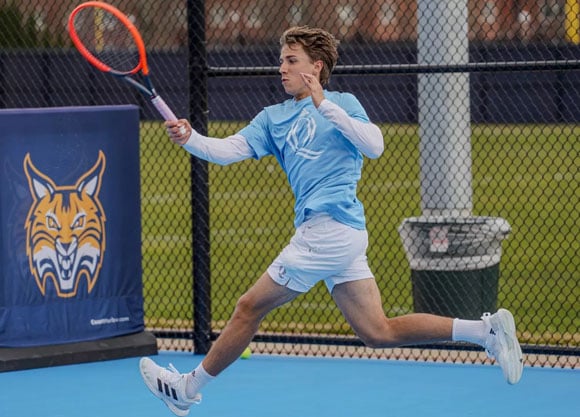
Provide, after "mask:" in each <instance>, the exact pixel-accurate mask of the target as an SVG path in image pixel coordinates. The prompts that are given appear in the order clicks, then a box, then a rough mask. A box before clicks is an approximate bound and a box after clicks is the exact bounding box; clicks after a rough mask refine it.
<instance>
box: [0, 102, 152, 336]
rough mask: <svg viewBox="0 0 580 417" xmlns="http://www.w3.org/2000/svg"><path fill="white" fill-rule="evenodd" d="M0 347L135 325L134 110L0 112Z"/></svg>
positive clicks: (138, 311) (138, 292)
mask: <svg viewBox="0 0 580 417" xmlns="http://www.w3.org/2000/svg"><path fill="white" fill-rule="evenodd" d="M0 128H1V129H0V347H24V346H39V345H52V344H61V343H70V342H79V341H87V340H96V339H102V338H107V337H113V336H119V335H125V334H129V333H135V332H139V331H142V330H143V329H144V324H143V291H142V281H141V216H140V213H141V209H140V191H139V184H140V181H139V110H138V108H137V107H136V106H102V107H72V108H71V107H67V108H43V109H10V110H0Z"/></svg>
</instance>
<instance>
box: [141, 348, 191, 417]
mask: <svg viewBox="0 0 580 417" xmlns="http://www.w3.org/2000/svg"><path fill="white" fill-rule="evenodd" d="M139 369H140V371H141V376H142V377H143V381H145V385H147V388H149V390H150V391H151V392H152V393H153V395H155V396H156V397H157V398H159V399H161V401H163V402H164V403H165V405H167V407H169V409H170V410H171V411H173V413H174V414H175V415H178V416H186V415H188V414H189V408H190V407H191V406H192V405H193V404H199V403H200V402H201V394H199V393H198V394H196V395H195V397H194V398H188V397H187V395H186V394H185V385H186V383H187V375H186V374H180V373H179V371H178V370H177V369H175V367H174V366H173V365H172V364H169V367H168V368H167V369H166V368H162V367H161V366H159V365H157V364H156V363H155V362H153V361H152V360H151V359H149V358H141V361H139Z"/></svg>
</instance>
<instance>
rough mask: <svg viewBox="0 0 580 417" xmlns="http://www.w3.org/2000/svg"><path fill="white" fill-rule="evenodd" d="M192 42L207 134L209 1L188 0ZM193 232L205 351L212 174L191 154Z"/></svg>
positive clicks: (199, 122) (197, 122)
mask: <svg viewBox="0 0 580 417" xmlns="http://www.w3.org/2000/svg"><path fill="white" fill-rule="evenodd" d="M187 22H188V29H187V33H188V45H189V54H188V56H189V60H188V68H189V74H188V76H189V120H190V121H191V125H192V127H193V128H194V129H195V130H197V131H198V132H199V133H201V134H203V135H207V123H208V118H207V113H208V104H207V103H208V102H207V53H206V44H205V1H204V0H187ZM191 187H192V189H191V205H192V217H193V218H192V229H193V231H192V235H193V242H192V246H193V346H194V352H195V353H196V354H205V353H207V352H208V351H209V348H210V346H211V282H210V240H209V239H210V237H209V177H208V167H207V162H206V161H202V160H200V159H197V158H195V157H193V156H192V157H191Z"/></svg>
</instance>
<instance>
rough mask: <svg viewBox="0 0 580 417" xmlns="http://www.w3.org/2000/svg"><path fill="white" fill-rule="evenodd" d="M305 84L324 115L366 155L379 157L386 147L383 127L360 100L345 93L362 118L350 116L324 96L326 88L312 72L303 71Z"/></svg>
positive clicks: (351, 105)
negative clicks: (371, 120) (375, 120)
mask: <svg viewBox="0 0 580 417" xmlns="http://www.w3.org/2000/svg"><path fill="white" fill-rule="evenodd" d="M301 76H302V80H303V81H304V84H305V85H306V86H307V87H308V89H309V90H310V95H311V97H312V103H313V104H314V106H315V107H316V108H318V111H319V112H320V114H322V116H324V117H325V118H326V119H327V120H329V121H330V122H332V123H333V124H334V125H335V126H336V128H337V129H338V130H339V131H340V132H341V133H342V134H343V135H344V136H345V137H346V138H347V139H348V140H349V141H350V142H351V143H352V144H353V145H354V146H355V147H356V148H357V149H358V150H359V151H360V152H361V153H362V154H363V155H365V156H367V157H368V158H372V159H374V158H378V157H379V156H381V154H382V153H383V150H384V149H385V144H384V142H383V134H382V133H381V129H379V127H378V126H377V125H375V124H374V123H371V122H370V121H369V120H368V117H367V116H366V113H365V111H364V109H363V107H362V106H361V104H360V103H359V101H358V100H357V99H356V98H355V97H354V96H353V95H352V94H345V95H344V98H345V99H346V100H350V101H349V102H347V103H344V104H345V105H347V107H348V108H349V109H354V110H353V113H358V114H359V115H360V116H361V119H364V120H361V119H357V118H355V117H352V116H350V115H349V114H348V113H347V112H346V111H345V110H344V109H343V108H342V107H340V106H339V105H338V104H335V103H333V102H331V101H330V100H328V99H326V98H325V97H324V90H323V88H322V85H321V84H320V81H319V79H318V78H317V77H315V76H314V75H312V74H305V73H301Z"/></svg>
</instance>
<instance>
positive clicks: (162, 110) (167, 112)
mask: <svg viewBox="0 0 580 417" xmlns="http://www.w3.org/2000/svg"><path fill="white" fill-rule="evenodd" d="M151 103H153V105H154V106H155V108H156V109H157V111H158V112H159V114H161V116H163V118H164V119H165V120H167V121H175V120H177V116H175V113H173V111H171V109H170V108H169V106H168V105H167V103H166V102H165V101H164V100H163V99H162V98H161V97H160V96H155V97H153V98H152V99H151ZM180 132H181V134H182V135H184V134H185V128H184V127H183V126H182V127H181V129H180Z"/></svg>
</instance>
